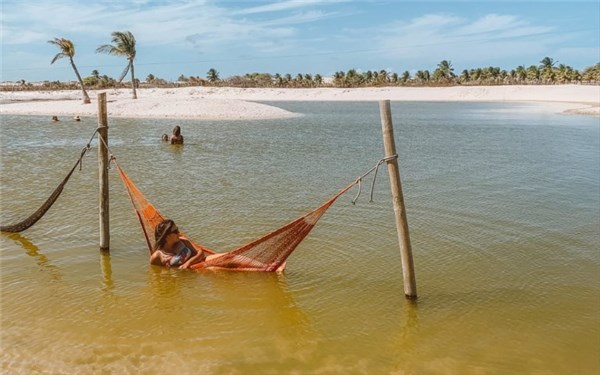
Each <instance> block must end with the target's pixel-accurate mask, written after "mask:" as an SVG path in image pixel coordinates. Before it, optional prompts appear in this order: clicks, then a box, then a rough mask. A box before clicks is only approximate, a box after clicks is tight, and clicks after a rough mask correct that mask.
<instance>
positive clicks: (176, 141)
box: [170, 125, 183, 145]
mask: <svg viewBox="0 0 600 375" xmlns="http://www.w3.org/2000/svg"><path fill="white" fill-rule="evenodd" d="M170 141H171V144H172V145H182V144H183V135H181V128H180V127H179V125H177V126H176V127H174V128H173V134H171V139H170Z"/></svg>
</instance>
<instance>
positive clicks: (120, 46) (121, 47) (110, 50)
mask: <svg viewBox="0 0 600 375" xmlns="http://www.w3.org/2000/svg"><path fill="white" fill-rule="evenodd" d="M111 35H112V43H113V44H104V45H102V46H100V47H98V48H96V53H106V54H109V55H115V56H123V57H126V58H127V60H128V61H129V62H128V64H127V66H126V67H125V69H124V70H123V73H121V76H120V77H119V79H118V81H119V82H121V81H122V80H123V78H125V76H126V75H127V72H128V71H129V70H131V88H132V90H133V98H134V99H137V94H136V92H135V76H134V74H133V60H134V59H135V37H134V36H133V34H132V33H131V31H123V32H122V31H115V32H113V33H112V34H111Z"/></svg>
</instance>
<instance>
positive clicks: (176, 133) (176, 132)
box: [173, 125, 181, 137]
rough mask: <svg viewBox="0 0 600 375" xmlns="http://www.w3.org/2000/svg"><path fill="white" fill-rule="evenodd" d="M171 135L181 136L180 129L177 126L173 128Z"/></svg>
mask: <svg viewBox="0 0 600 375" xmlns="http://www.w3.org/2000/svg"><path fill="white" fill-rule="evenodd" d="M173 135H174V136H177V137H179V136H180V135H181V128H180V127H179V125H177V126H176V127H174V128H173Z"/></svg>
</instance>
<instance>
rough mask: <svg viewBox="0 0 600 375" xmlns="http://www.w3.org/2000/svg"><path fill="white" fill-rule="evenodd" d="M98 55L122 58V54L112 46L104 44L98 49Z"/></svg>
mask: <svg viewBox="0 0 600 375" xmlns="http://www.w3.org/2000/svg"><path fill="white" fill-rule="evenodd" d="M96 53H106V54H108V55H115V56H121V55H122V54H121V52H120V51H119V50H118V49H117V48H116V47H115V46H113V45H111V44H104V45H102V46H100V47H98V48H96Z"/></svg>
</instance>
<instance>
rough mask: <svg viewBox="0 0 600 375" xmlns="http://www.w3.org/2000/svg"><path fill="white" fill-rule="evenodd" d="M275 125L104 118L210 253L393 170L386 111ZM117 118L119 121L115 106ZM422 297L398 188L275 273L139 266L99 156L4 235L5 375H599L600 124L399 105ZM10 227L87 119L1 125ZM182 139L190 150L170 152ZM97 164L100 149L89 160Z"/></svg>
mask: <svg viewBox="0 0 600 375" xmlns="http://www.w3.org/2000/svg"><path fill="white" fill-rule="evenodd" d="M267 104H270V105H275V106H278V107H281V108H283V109H286V110H289V111H293V112H296V113H300V114H302V116H300V117H296V118H289V119H283V120H253V121H209V120H204V121H203V120H185V121H182V120H161V119H123V118H119V119H117V118H115V119H109V126H110V130H109V137H110V138H109V139H110V147H111V151H112V152H113V154H114V155H115V157H116V158H117V160H118V162H119V165H120V166H121V167H122V168H124V169H125V171H126V172H127V173H128V174H129V176H130V177H131V178H132V180H133V181H134V182H135V183H136V184H137V186H138V187H139V188H140V189H141V190H142V191H143V192H144V193H145V194H146V196H147V198H148V199H149V200H150V201H151V202H153V203H154V204H155V206H157V208H158V209H159V210H161V212H163V213H164V214H165V215H166V216H169V217H170V218H172V219H174V220H175V221H176V222H177V223H178V225H179V227H180V228H181V229H183V230H184V231H185V232H186V233H187V234H188V235H189V236H190V237H192V238H194V239H195V240H197V241H198V242H200V243H202V244H204V245H206V246H208V247H210V248H213V249H216V250H229V249H232V248H235V247H237V246H239V245H241V244H244V243H247V242H250V241H252V240H254V239H256V238H258V237H259V236H260V235H262V234H264V233H266V232H269V231H271V230H273V229H275V228H277V227H279V226H281V225H283V224H285V223H287V222H289V221H290V220H292V219H295V218H296V217H298V216H301V215H303V214H305V213H307V212H308V211H310V210H311V209H313V208H315V207H317V206H319V205H320V204H321V203H323V202H324V201H326V200H327V199H328V198H329V197H330V196H332V195H333V194H335V192H337V191H338V190H339V189H340V188H342V187H344V186H346V185H347V184H348V183H350V182H352V181H353V180H354V179H355V178H356V177H358V176H360V175H362V174H363V173H364V172H365V171H366V170H368V169H369V168H371V167H372V166H373V165H374V164H375V163H376V162H377V161H378V160H379V159H380V158H381V157H383V145H382V140H381V125H380V120H379V109H378V104H377V103H376V102H328V103H319V102H267ZM109 105H110V103H109ZM392 113H393V121H394V129H395V136H396V146H397V148H398V152H399V164H400V171H401V175H402V182H403V190H404V195H405V203H406V207H407V216H408V221H409V226H410V231H411V240H412V247H413V253H414V260H415V269H416V276H417V287H418V292H419V299H418V301H417V303H416V304H413V303H410V302H409V301H407V300H406V299H404V296H403V287H402V274H401V266H400V255H399V250H398V243H397V237H396V230H395V227H394V221H393V209H392V206H391V199H390V193H389V182H388V180H387V172H386V171H385V169H381V170H380V171H379V174H378V178H377V182H376V184H375V191H374V202H372V203H369V197H368V192H367V189H368V185H369V184H370V179H369V178H367V181H366V182H367V183H365V184H363V193H362V194H361V196H360V197H359V199H358V202H357V203H356V205H352V204H351V200H352V198H353V197H354V195H355V194H356V188H355V189H353V190H351V191H350V192H349V193H347V194H346V195H344V196H343V197H341V198H340V199H339V200H338V201H337V202H336V203H335V204H334V205H333V206H332V207H331V208H330V210H329V211H328V212H327V213H326V214H325V216H324V217H323V218H322V219H321V221H320V222H319V224H318V225H317V226H316V228H315V229H314V230H313V232H311V234H310V235H309V236H308V237H307V238H306V239H305V240H304V242H302V244H301V245H300V246H299V247H298V248H297V249H296V251H295V252H294V253H293V254H292V256H291V257H290V258H289V259H288V264H287V269H286V271H285V272H284V273H283V274H281V275H277V274H263V273H238V272H201V273H196V272H185V271H174V270H166V269H160V268H156V267H152V266H150V265H149V264H148V254H147V250H146V248H145V242H144V238H143V235H142V232H141V230H140V229H139V224H138V222H137V219H136V218H135V215H134V213H133V210H132V208H131V205H130V202H129V201H128V197H127V194H126V193H125V190H124V188H123V186H122V184H121V182H120V180H119V179H118V175H117V173H116V170H114V169H113V170H112V171H111V173H110V178H111V182H110V190H111V208H110V210H111V211H110V214H111V223H110V227H111V244H110V247H111V251H110V255H102V254H101V253H100V252H99V250H98V239H99V233H98V208H97V206H98V203H97V199H98V197H97V195H98V181H97V175H98V172H97V160H96V152H95V150H92V152H91V153H89V155H88V156H86V158H85V159H84V162H83V168H82V170H81V171H77V172H75V174H74V176H73V177H72V178H71V181H70V182H69V184H68V185H67V187H66V188H65V191H64V192H63V195H62V196H61V197H60V198H59V200H58V201H57V202H56V203H55V205H54V206H53V207H52V209H51V210H50V211H49V212H48V213H47V214H46V216H45V217H44V218H42V219H41V220H40V221H39V222H38V223H37V224H36V225H35V226H33V227H32V228H31V229H29V230H27V231H25V232H23V233H21V234H5V233H3V234H1V235H0V261H1V268H0V270H1V275H0V291H1V297H2V299H1V310H0V312H1V321H0V322H1V328H2V330H1V332H2V333H1V342H2V344H1V345H2V351H1V354H0V358H1V362H2V366H1V369H2V372H3V373H114V374H120V373H127V372H139V373H145V374H155V373H156V374H158V373H163V372H165V371H169V372H174V373H179V374H188V373H215V374H220V373H227V374H230V373H234V374H235V373H239V374H280V373H301V374H307V373H308V374H330V373H365V374H384V373H398V374H404V373H430V374H457V373H460V374H498V373H504V374H521V373H544V374H565V373H581V374H591V373H598V372H599V371H600V363H599V361H598V358H599V355H600V277H599V276H598V275H599V274H600V272H599V271H600V252H599V251H598V250H599V249H598V243H600V120H599V118H598V117H587V116H572V115H563V114H560V113H556V104H554V105H552V106H549V105H545V104H535V103H450V102H435V103H434V102H412V103H405V102H392ZM0 121H1V124H0V135H1V136H0V147H1V148H0V157H1V163H0V164H1V167H0V172H1V173H0V199H1V201H0V207H1V213H0V223H2V224H3V225H5V224H11V223H14V222H16V221H19V220H21V219H23V218H24V217H26V216H27V215H29V214H30V213H32V212H33V211H34V210H35V209H37V208H38V207H39V205H40V204H41V203H42V202H43V201H44V200H45V199H46V198H47V196H48V195H49V194H50V193H51V191H52V190H53V189H54V187H55V186H57V185H58V184H59V183H60V181H61V180H62V178H63V177H64V175H65V174H66V173H67V171H68V170H69V169H70V168H71V166H72V165H73V164H74V162H75V160H76V159H77V158H78V156H79V153H80V151H81V149H82V147H83V146H85V144H86V142H87V141H88V139H89V137H90V136H91V134H92V133H93V131H94V129H95V127H96V124H97V122H96V119H95V118H85V117H84V118H83V119H82V121H81V122H73V121H70V120H69V119H67V118H64V119H63V121H61V122H59V123H56V124H53V123H51V122H50V121H49V116H48V117H47V118H46V117H39V116H8V115H4V116H2V117H0ZM175 125H180V126H181V127H182V133H183V135H184V136H185V139H186V144H185V145H184V146H183V147H174V146H169V145H165V144H162V143H161V142H160V135H161V134H162V133H170V130H171V129H172V128H173V127H174V126H175ZM93 146H94V147H96V142H95V141H94V142H93Z"/></svg>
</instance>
